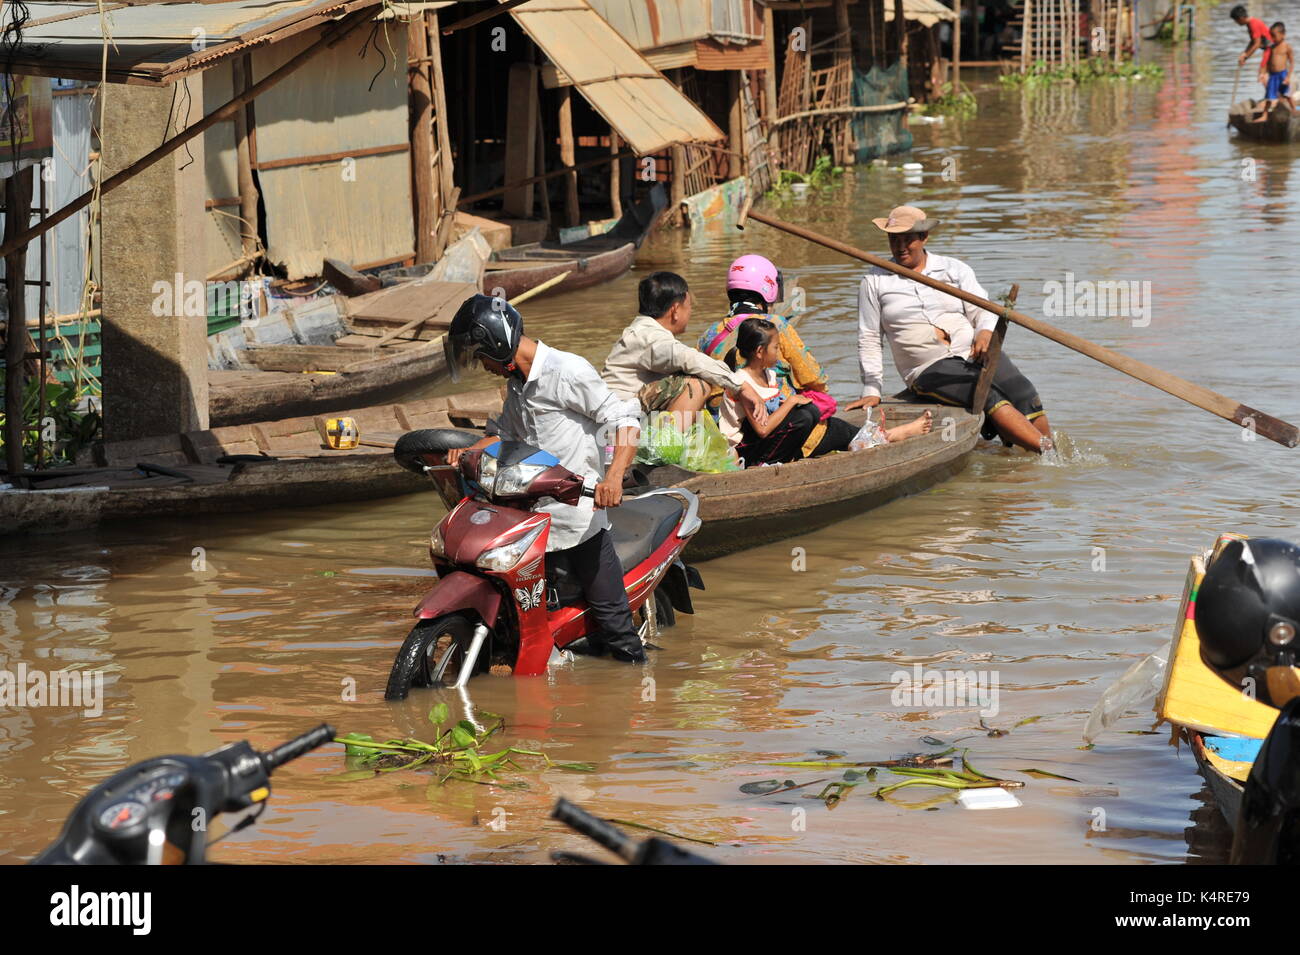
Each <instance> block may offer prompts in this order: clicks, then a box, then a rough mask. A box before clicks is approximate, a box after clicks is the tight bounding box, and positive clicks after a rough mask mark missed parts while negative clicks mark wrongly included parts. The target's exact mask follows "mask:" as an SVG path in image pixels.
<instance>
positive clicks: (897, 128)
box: [853, 63, 912, 163]
mask: <svg viewBox="0 0 1300 955" xmlns="http://www.w3.org/2000/svg"><path fill="white" fill-rule="evenodd" d="M906 100H907V73H906V72H904V70H903V66H902V64H901V63H895V64H894V65H893V66H890V67H887V68H884V69H882V68H880V67H878V66H873V67H872V68H871V69H870V70H867V71H865V72H864V71H862V70H859V69H857V68H854V70H853V105H854V106H880V105H883V104H885V103H901V102H905V101H906ZM906 115H907V112H906V110H902V109H899V110H893V111H891V112H888V113H858V114H856V115H855V116H854V117H853V138H854V140H855V141H856V142H857V147H858V148H857V159H858V162H860V163H864V162H870V161H871V160H873V159H876V158H877V157H879V156H885V155H888V154H889V153H901V152H906V151H907V150H909V149H911V148H912V133H911V131H910V130H909V129H908V128H907V126H906V125H904V122H903V120H904V118H905V117H906Z"/></svg>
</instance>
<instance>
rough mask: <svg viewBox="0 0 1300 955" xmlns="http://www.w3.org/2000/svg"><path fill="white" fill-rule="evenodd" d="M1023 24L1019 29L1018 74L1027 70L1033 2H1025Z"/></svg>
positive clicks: (1028, 0)
mask: <svg viewBox="0 0 1300 955" xmlns="http://www.w3.org/2000/svg"><path fill="white" fill-rule="evenodd" d="M1023 19H1024V22H1023V23H1022V24H1021V28H1020V72H1021V73H1025V72H1027V71H1028V69H1029V31H1030V30H1032V29H1033V28H1034V0H1025V10H1024V14H1023Z"/></svg>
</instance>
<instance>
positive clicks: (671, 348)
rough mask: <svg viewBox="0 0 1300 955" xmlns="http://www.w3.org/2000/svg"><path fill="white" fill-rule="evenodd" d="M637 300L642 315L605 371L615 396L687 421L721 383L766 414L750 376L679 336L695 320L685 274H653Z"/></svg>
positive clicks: (627, 330)
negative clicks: (679, 338)
mask: <svg viewBox="0 0 1300 955" xmlns="http://www.w3.org/2000/svg"><path fill="white" fill-rule="evenodd" d="M637 299H638V306H639V309H640V314H639V315H637V317H636V318H635V319H634V320H633V322H632V324H631V325H629V326H628V327H627V328H625V329H624V330H623V334H622V335H621V336H620V337H619V340H618V341H617V342H616V343H615V345H614V347H613V348H611V349H610V352H609V357H608V358H606V359H605V368H604V370H603V371H601V378H603V379H604V381H605V385H606V387H608V388H609V390H610V391H611V392H613V393H614V395H615V396H616V397H618V398H622V399H631V398H636V399H637V400H638V401H639V402H640V403H641V410H642V411H645V412H651V411H672V412H675V413H677V414H679V415H680V416H681V418H682V422H683V425H689V424H690V423H691V422H693V421H694V420H695V415H696V414H697V413H698V412H699V411H700V409H701V408H703V407H704V402H705V400H706V399H707V398H708V396H709V393H710V392H711V391H712V390H713V388H714V387H718V388H722V389H723V390H724V391H727V392H729V393H731V394H734V395H736V400H737V401H738V402H740V403H741V404H742V405H744V406H745V407H747V408H751V409H755V413H756V414H759V415H761V416H765V414H766V412H765V409H764V407H763V402H762V400H761V399H760V398H759V397H758V394H757V393H756V392H755V391H754V388H753V386H752V385H751V384H750V382H749V377H748V376H747V375H745V374H744V373H742V372H739V371H733V370H732V369H730V368H728V367H727V366H726V365H725V364H724V363H722V362H720V361H718V360H717V359H716V358H710V357H709V356H708V355H706V354H704V352H702V351H698V350H697V349H694V348H691V347H690V346H689V345H683V344H682V343H681V342H679V341H678V340H677V336H678V335H680V334H681V333H682V332H684V331H685V330H686V326H687V325H688V324H689V323H690V320H691V292H690V288H689V287H688V286H687V284H686V280H685V279H684V278H682V277H681V276H680V275H677V274H676V273H674V272H654V273H652V274H651V275H650V276H649V277H647V278H644V279H642V280H641V284H640V285H639V286H637Z"/></svg>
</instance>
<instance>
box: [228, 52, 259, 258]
mask: <svg viewBox="0 0 1300 955" xmlns="http://www.w3.org/2000/svg"><path fill="white" fill-rule="evenodd" d="M252 65H253V58H252V57H251V56H249V55H248V54H245V55H243V56H237V57H235V58H234V59H232V60H231V63H230V69H231V90H232V92H235V93H243V92H245V91H246V90H247V89H248V87H249V86H251V85H252V82H253V75H252ZM234 120H235V170H236V180H237V182H238V188H239V220H240V221H239V244H240V248H241V250H242V251H243V253H244V256H245V257H247V258H250V259H251V257H252V256H253V255H254V254H256V252H257V245H258V234H257V184H256V183H255V182H254V181H253V155H252V151H251V149H250V147H249V137H248V110H246V109H237V110H235V116H234Z"/></svg>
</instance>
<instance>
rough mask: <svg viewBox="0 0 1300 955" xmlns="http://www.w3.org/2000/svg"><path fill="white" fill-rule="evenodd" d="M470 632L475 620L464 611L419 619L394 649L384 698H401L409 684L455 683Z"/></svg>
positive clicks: (415, 685)
mask: <svg viewBox="0 0 1300 955" xmlns="http://www.w3.org/2000/svg"><path fill="white" fill-rule="evenodd" d="M473 635H474V623H473V621H471V620H470V618H469V617H467V616H466V615H465V614H461V613H451V614H447V615H446V616H445V617H435V618H434V619H433V620H421V621H420V622H419V623H417V624H416V625H415V626H414V627H413V628H412V629H411V632H410V633H409V634H407V637H406V641H405V642H404V643H403V644H402V648H401V649H400V650H398V651H397V659H395V660H394V661H393V669H392V671H391V672H390V673H389V674H388V688H387V689H386V690H385V691H384V699H386V700H404V699H406V697H407V695H408V694H409V693H410V692H411V688H412V687H426V686H443V685H445V684H448V683H453V682H455V680H456V677H457V676H459V675H460V668H461V664H462V663H463V662H464V660H465V654H466V652H467V651H468V650H469V644H470V639H471V638H472V637H473Z"/></svg>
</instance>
